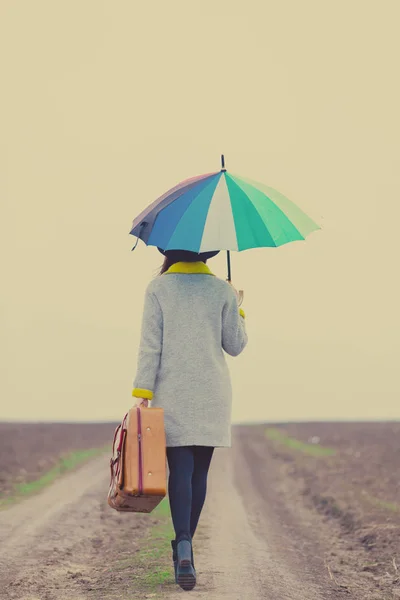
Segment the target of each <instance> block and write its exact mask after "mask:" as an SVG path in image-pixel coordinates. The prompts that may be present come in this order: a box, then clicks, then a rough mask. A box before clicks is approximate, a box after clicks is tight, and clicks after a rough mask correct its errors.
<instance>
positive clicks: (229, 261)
mask: <svg viewBox="0 0 400 600" xmlns="http://www.w3.org/2000/svg"><path fill="white" fill-rule="evenodd" d="M227 261H228V281H232V279H231V253H230V252H229V250H228V252H227Z"/></svg>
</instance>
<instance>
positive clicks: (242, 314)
mask: <svg viewBox="0 0 400 600" xmlns="http://www.w3.org/2000/svg"><path fill="white" fill-rule="evenodd" d="M239 314H240V316H241V317H243V319H245V318H246V313H245V312H244V310H243V309H242V308H241V309H240V310H239Z"/></svg>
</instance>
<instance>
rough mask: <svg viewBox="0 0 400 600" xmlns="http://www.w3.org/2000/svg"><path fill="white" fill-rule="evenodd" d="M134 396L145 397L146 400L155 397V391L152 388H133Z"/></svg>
mask: <svg viewBox="0 0 400 600" xmlns="http://www.w3.org/2000/svg"><path fill="white" fill-rule="evenodd" d="M132 396H134V397H135V398H145V399H146V400H152V399H153V392H152V391H150V390H142V389H140V388H135V389H134V390H132Z"/></svg>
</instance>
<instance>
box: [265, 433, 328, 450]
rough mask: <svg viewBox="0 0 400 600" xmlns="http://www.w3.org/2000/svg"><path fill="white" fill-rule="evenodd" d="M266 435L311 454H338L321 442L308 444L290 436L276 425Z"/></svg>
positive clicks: (288, 446) (289, 446) (291, 447)
mask: <svg viewBox="0 0 400 600" xmlns="http://www.w3.org/2000/svg"><path fill="white" fill-rule="evenodd" d="M265 435H266V436H267V438H268V439H270V440H272V441H274V442H276V443H278V444H281V445H283V446H286V447H287V448H290V449H291V450H296V451H298V452H302V453H303V454H308V455H310V456H334V455H335V454H336V450H334V449H333V448H326V447H325V446H321V445H320V444H306V443H305V442H302V441H300V440H298V439H296V438H293V437H289V436H288V435H286V433H285V432H284V431H281V430H280V429H276V428H275V427H268V429H267V430H266V432H265Z"/></svg>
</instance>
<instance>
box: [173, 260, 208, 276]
mask: <svg viewBox="0 0 400 600" xmlns="http://www.w3.org/2000/svg"><path fill="white" fill-rule="evenodd" d="M168 273H186V274H192V273H197V274H201V275H213V276H214V273H211V271H210V269H209V268H208V267H207V265H206V264H205V263H203V262H202V261H199V262H177V263H175V264H173V265H172V267H170V268H169V269H168V271H166V272H165V275H167V274H168Z"/></svg>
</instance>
